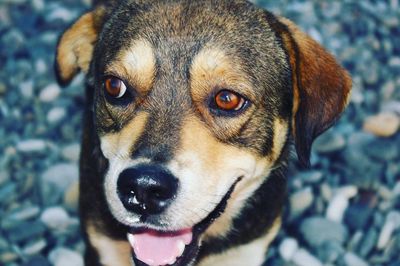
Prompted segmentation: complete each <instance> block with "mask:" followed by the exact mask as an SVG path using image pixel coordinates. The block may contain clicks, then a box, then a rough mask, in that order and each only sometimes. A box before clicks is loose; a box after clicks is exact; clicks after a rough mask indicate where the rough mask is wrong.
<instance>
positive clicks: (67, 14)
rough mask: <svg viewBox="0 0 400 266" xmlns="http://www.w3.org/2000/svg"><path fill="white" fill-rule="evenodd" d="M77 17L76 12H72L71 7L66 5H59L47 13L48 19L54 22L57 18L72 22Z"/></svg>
mask: <svg viewBox="0 0 400 266" xmlns="http://www.w3.org/2000/svg"><path fill="white" fill-rule="evenodd" d="M75 17H76V14H75V13H74V12H71V11H70V10H69V9H67V8H64V7H59V8H57V9H54V10H53V11H52V12H50V14H48V15H47V17H46V18H47V20H48V21H49V22H54V21H56V20H60V21H63V22H66V23H69V22H71V21H72V20H73V19H74V18H75Z"/></svg>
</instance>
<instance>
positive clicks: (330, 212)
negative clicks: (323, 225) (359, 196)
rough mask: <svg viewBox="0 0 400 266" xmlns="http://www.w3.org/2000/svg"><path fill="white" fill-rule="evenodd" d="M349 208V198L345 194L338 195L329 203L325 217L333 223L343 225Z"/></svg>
mask: <svg viewBox="0 0 400 266" xmlns="http://www.w3.org/2000/svg"><path fill="white" fill-rule="evenodd" d="M348 206H349V198H348V197H346V196H345V195H344V194H337V195H335V196H334V197H333V198H332V200H331V201H330V202H329V204H328V207H327V209H326V215H325V216H326V218H327V219H329V220H331V221H334V222H338V223H341V222H342V220H343V216H344V213H345V211H346V209H347V207H348Z"/></svg>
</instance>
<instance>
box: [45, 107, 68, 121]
mask: <svg viewBox="0 0 400 266" xmlns="http://www.w3.org/2000/svg"><path fill="white" fill-rule="evenodd" d="M66 114H67V112H66V111H65V108H62V107H54V108H52V109H51V110H50V111H49V112H48V113H47V121H48V122H49V123H50V124H54V123H57V122H59V121H60V120H62V119H63V118H64V117H65V115H66Z"/></svg>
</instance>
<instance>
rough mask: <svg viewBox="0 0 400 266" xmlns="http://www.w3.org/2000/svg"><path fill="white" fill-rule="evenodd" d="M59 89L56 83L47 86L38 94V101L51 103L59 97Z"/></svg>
mask: <svg viewBox="0 0 400 266" xmlns="http://www.w3.org/2000/svg"><path fill="white" fill-rule="evenodd" d="M60 93H61V89H60V87H59V86H58V85H57V84H56V83H52V84H49V85H47V86H46V87H45V88H44V89H42V91H41V92H40V94H39V99H40V100H41V101H42V102H45V103H47V102H52V101H54V100H55V99H57V97H58V96H59V95H60Z"/></svg>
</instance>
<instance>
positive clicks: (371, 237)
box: [358, 227, 378, 257]
mask: <svg viewBox="0 0 400 266" xmlns="http://www.w3.org/2000/svg"><path fill="white" fill-rule="evenodd" d="M377 240H378V232H377V231H376V229H375V228H373V227H371V228H370V229H369V230H368V232H367V233H366V234H365V236H364V238H363V240H362V245H360V246H359V251H358V253H359V254H360V255H361V256H362V257H367V256H368V255H369V254H370V252H371V251H372V249H373V248H374V247H375V245H376V242H377Z"/></svg>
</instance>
